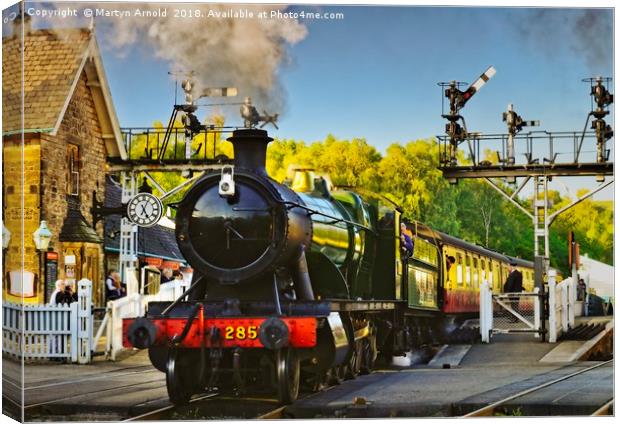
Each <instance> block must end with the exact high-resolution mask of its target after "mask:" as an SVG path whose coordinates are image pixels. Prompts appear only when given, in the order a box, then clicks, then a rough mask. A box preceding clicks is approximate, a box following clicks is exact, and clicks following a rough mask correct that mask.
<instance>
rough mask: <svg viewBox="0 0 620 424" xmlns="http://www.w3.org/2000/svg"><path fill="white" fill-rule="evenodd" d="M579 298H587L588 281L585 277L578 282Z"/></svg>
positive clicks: (581, 299)
mask: <svg viewBox="0 0 620 424" xmlns="http://www.w3.org/2000/svg"><path fill="white" fill-rule="evenodd" d="M577 300H580V301H583V300H586V283H585V281H583V278H580V279H579V282H578V283H577Z"/></svg>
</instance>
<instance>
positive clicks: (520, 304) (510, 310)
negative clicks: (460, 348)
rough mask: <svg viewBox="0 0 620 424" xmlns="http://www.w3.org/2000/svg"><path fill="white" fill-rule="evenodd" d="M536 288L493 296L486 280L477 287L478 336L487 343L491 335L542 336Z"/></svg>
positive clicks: (539, 299) (539, 298) (538, 298)
mask: <svg viewBox="0 0 620 424" xmlns="http://www.w3.org/2000/svg"><path fill="white" fill-rule="evenodd" d="M543 296H544V295H543V294H541V293H540V292H539V290H538V288H536V289H534V291H532V292H520V293H501V294H494V293H493V292H492V291H491V288H490V286H489V284H488V283H487V282H486V281H483V283H482V284H481V286H480V335H481V338H482V341H483V342H485V343H489V341H490V338H491V337H492V336H493V334H511V333H532V334H534V336H535V337H540V335H541V334H543V333H544V326H543V325H542V319H541V307H540V306H541V299H542V298H543Z"/></svg>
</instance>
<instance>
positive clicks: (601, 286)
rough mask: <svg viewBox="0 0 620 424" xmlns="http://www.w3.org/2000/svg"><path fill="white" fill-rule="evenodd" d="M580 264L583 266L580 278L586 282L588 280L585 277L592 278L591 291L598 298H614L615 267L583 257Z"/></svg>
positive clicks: (580, 257)
mask: <svg viewBox="0 0 620 424" xmlns="http://www.w3.org/2000/svg"><path fill="white" fill-rule="evenodd" d="M579 262H580V264H581V266H580V268H579V276H580V277H581V278H583V279H584V280H586V278H585V275H589V276H590V284H589V288H590V291H591V292H593V293H594V294H596V295H597V296H603V297H613V296H614V267H613V266H611V265H607V264H606V263H603V262H599V261H596V260H594V259H592V258H588V257H587V256H581V255H580V256H579ZM586 281H587V280H586Z"/></svg>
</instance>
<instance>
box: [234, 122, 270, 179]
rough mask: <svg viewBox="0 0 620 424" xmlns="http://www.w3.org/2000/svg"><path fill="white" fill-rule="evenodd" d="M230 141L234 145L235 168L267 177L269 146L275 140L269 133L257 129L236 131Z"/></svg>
mask: <svg viewBox="0 0 620 424" xmlns="http://www.w3.org/2000/svg"><path fill="white" fill-rule="evenodd" d="M228 141H230V142H231V143H232V144H233V149H234V152H235V168H245V169H249V170H252V171H254V172H256V173H258V174H261V175H265V176H266V175H267V170H266V169H265V160H266V157H267V145H268V144H269V142H271V141H273V138H271V137H269V136H268V135H267V131H265V130H259V129H255V128H249V129H247V128H246V129H240V130H235V131H233V135H232V137H230V138H228Z"/></svg>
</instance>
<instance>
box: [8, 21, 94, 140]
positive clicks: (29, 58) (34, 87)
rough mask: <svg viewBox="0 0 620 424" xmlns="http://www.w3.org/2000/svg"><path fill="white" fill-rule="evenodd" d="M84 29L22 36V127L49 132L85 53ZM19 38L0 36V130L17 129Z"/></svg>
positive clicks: (44, 30)
mask: <svg viewBox="0 0 620 424" xmlns="http://www.w3.org/2000/svg"><path fill="white" fill-rule="evenodd" d="M90 38H91V32H90V31H89V30H87V29H54V30H49V29H42V30H36V31H32V32H30V33H28V34H26V35H25V36H24V45H23V57H24V78H23V81H24V122H25V125H24V129H25V130H26V131H29V132H33V131H34V130H39V131H36V132H41V130H44V131H51V130H52V129H53V128H54V127H55V126H56V123H57V121H58V119H59V116H60V114H61V113H62V111H63V106H64V105H65V103H66V101H67V99H68V97H69V96H70V94H71V92H72V90H71V89H72V86H73V82H74V80H75V79H76V77H77V75H76V74H77V71H78V69H79V68H80V66H81V64H82V63H83V62H84V60H85V57H86V55H87V50H88V45H89V41H90ZM21 44H22V43H21V38H20V37H17V36H7V37H3V38H2V132H3V133H7V132H11V131H19V130H20V128H21V116H20V114H21V112H20V110H21V102H20V99H21V90H22V74H21V58H22V45H21Z"/></svg>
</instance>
